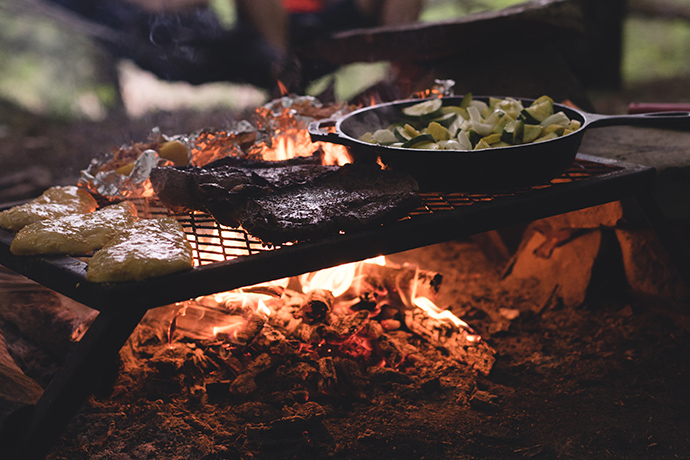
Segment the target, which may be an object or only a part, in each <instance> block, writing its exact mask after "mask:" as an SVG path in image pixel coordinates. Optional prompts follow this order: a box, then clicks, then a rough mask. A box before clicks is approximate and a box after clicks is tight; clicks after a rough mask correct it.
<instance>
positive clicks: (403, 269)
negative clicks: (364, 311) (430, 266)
mask: <svg viewBox="0 0 690 460" xmlns="http://www.w3.org/2000/svg"><path fill="white" fill-rule="evenodd" d="M362 275H363V282H362V285H363V286H362V288H361V289H362V290H363V291H364V292H363V294H362V297H363V298H365V299H370V300H371V301H373V302H375V303H376V304H377V312H378V311H380V310H381V308H382V307H383V306H385V305H388V306H391V307H395V308H397V309H399V310H404V309H407V308H411V307H412V298H413V297H426V298H428V299H434V298H436V296H437V294H438V291H439V289H440V287H441V282H442V281H443V275H441V274H440V273H436V272H433V271H429V270H422V269H420V268H419V267H417V266H415V265H412V264H404V265H389V264H386V265H378V264H371V263H366V264H362Z"/></svg>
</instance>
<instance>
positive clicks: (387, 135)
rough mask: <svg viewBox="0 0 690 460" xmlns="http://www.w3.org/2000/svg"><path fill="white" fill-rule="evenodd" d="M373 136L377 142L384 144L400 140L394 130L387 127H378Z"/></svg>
mask: <svg viewBox="0 0 690 460" xmlns="http://www.w3.org/2000/svg"><path fill="white" fill-rule="evenodd" d="M373 138H374V140H375V141H376V142H378V143H379V144H383V145H388V144H393V143H394V142H398V138H397V137H395V134H393V132H392V131H389V130H387V129H377V130H376V131H374V134H373Z"/></svg>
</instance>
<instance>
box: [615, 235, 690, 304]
mask: <svg viewBox="0 0 690 460" xmlns="http://www.w3.org/2000/svg"><path fill="white" fill-rule="evenodd" d="M616 237H617V238H618V242H619V244H620V247H621V255H622V258H623V267H624V270H625V277H626V279H627V281H628V284H629V285H630V288H631V289H632V290H633V291H635V292H639V293H643V294H651V295H657V296H660V297H666V298H670V299H682V298H684V297H686V296H687V295H688V288H687V287H686V286H685V284H684V283H683V281H682V279H681V278H680V276H679V274H678V272H677V271H675V270H674V268H673V264H672V263H671V260H670V258H669V256H668V254H667V253H666V251H665V249H664V248H663V246H662V245H661V243H660V242H659V240H658V238H657V237H656V235H655V234H654V232H653V231H652V230H648V229H640V230H627V229H622V228H618V229H616Z"/></svg>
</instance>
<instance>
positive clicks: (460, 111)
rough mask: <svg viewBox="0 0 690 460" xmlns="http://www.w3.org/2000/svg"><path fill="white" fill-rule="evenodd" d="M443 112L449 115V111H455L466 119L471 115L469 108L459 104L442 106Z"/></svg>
mask: <svg viewBox="0 0 690 460" xmlns="http://www.w3.org/2000/svg"><path fill="white" fill-rule="evenodd" d="M441 113H442V114H444V115H447V114H449V113H454V114H456V115H457V116H459V117H462V118H464V119H465V120H469V119H470V116H469V115H467V109H465V108H463V107H460V106H458V105H446V106H443V107H441Z"/></svg>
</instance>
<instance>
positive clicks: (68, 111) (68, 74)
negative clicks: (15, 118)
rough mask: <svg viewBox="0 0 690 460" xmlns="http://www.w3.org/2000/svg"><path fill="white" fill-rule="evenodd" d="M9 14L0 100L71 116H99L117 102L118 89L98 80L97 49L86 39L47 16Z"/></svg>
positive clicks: (0, 26) (2, 19)
mask: <svg viewBox="0 0 690 460" xmlns="http://www.w3.org/2000/svg"><path fill="white" fill-rule="evenodd" d="M5 13H7V12H5V11H3V14H2V15H0V62H2V65H1V66H0V98H4V99H7V100H10V101H12V102H14V103H16V104H19V105H20V106H23V107H26V108H28V109H29V110H31V111H33V112H35V113H41V114H51V115H54V116H58V117H67V118H71V117H75V116H76V117H79V116H92V117H93V116H98V115H99V114H101V113H102V112H103V106H105V105H106V104H108V103H112V101H114V97H113V95H114V94H115V89H114V88H107V86H108V85H106V84H104V82H102V81H101V80H100V79H99V77H98V74H97V70H98V69H97V68H96V67H95V66H94V65H93V62H94V60H96V59H97V57H98V54H97V49H96V48H95V46H94V45H93V44H92V43H91V42H90V41H89V40H88V39H86V38H85V37H83V36H81V35H79V34H74V33H70V32H69V31H67V30H65V29H64V28H60V27H58V26H56V25H55V24H53V23H52V22H51V21H49V20H47V19H43V18H40V17H33V16H29V15H23V14H5ZM110 86H112V85H110ZM101 96H105V97H106V99H103V100H101V99H100V98H101Z"/></svg>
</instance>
